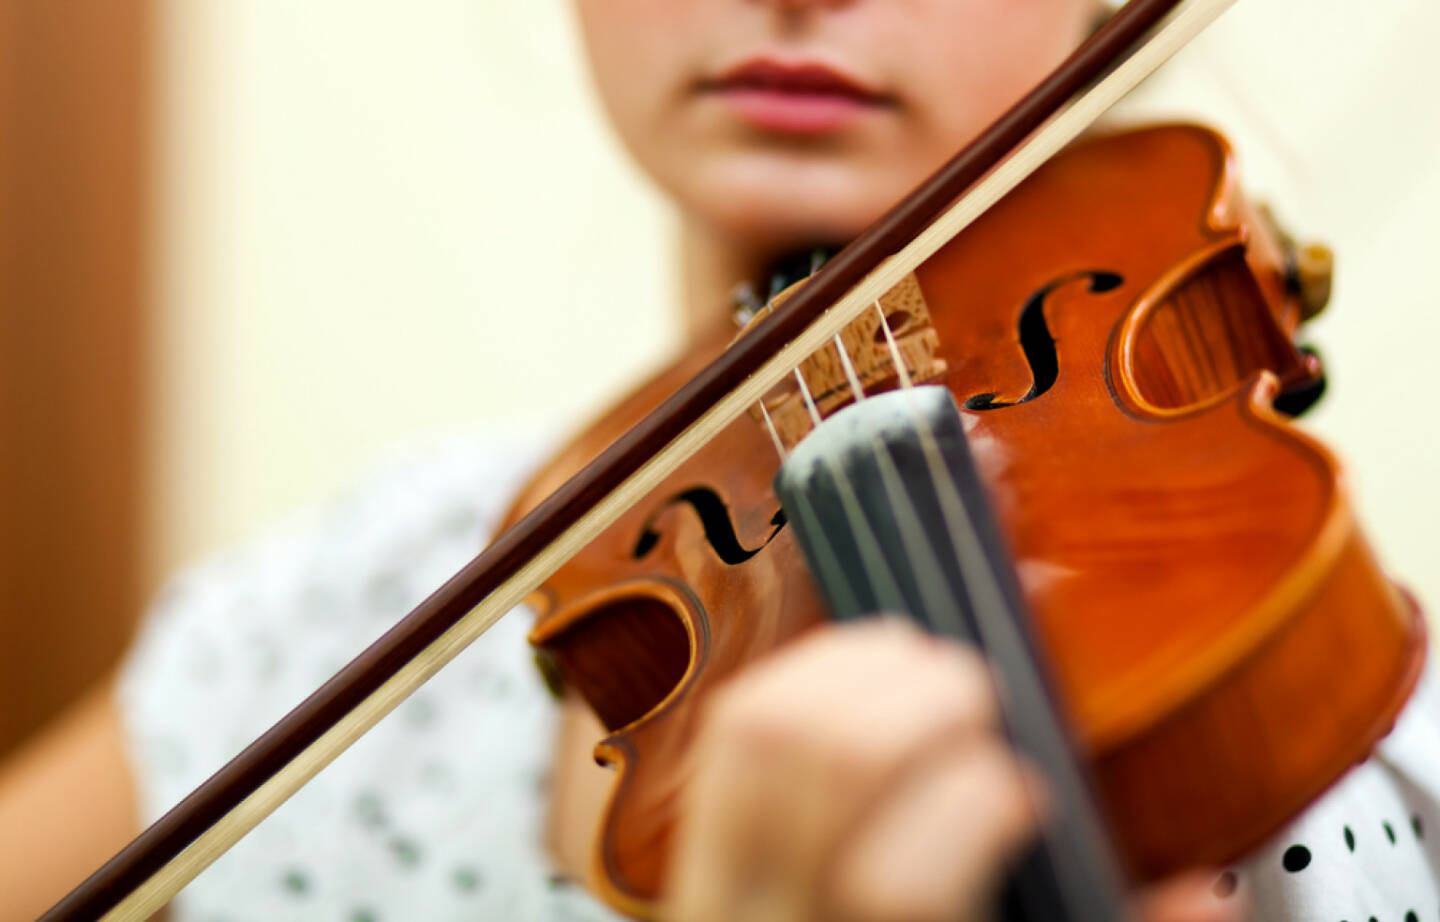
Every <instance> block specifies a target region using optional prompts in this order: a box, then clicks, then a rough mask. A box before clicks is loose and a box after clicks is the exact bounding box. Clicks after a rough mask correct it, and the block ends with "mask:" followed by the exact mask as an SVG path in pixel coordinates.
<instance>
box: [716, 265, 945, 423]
mask: <svg viewBox="0 0 1440 922" xmlns="http://www.w3.org/2000/svg"><path fill="white" fill-rule="evenodd" d="M803 284H805V283H804V282H803V281H801V282H797V283H796V284H795V285H792V286H791V287H789V288H787V289H786V290H784V291H782V292H781V293H780V294H778V295H776V296H775V298H774V299H773V300H772V301H771V302H770V304H768V305H766V307H765V308H763V309H762V310H760V311H758V312H756V314H755V317H754V318H753V319H752V320H751V322H750V325H749V326H747V327H746V329H745V330H742V331H741V333H740V335H741V336H744V335H745V333H746V332H748V330H749V329H751V327H752V326H753V325H754V324H755V323H756V322H758V321H759V320H761V319H763V318H764V317H766V316H767V315H768V314H769V313H770V311H772V310H773V309H774V308H775V307H776V306H778V305H780V304H783V303H784V302H785V300H786V299H787V298H789V297H790V295H792V294H793V293H794V292H795V291H796V290H798V288H799V286H800V285H803ZM880 313H883V314H884V316H885V322H886V325H887V326H888V327H889V328H890V334H891V336H892V337H894V340H895V347H896V351H897V352H898V353H899V355H900V358H901V361H902V362H904V364H905V370H906V371H908V372H909V374H910V378H911V380H912V381H914V382H915V383H917V384H918V383H922V382H926V381H933V380H934V379H936V378H939V377H940V376H941V375H943V374H944V373H945V361H944V360H943V359H941V358H940V357H939V356H937V355H936V351H937V350H938V349H939V346H940V336H939V334H938V333H937V332H936V331H935V327H934V324H933V323H932V322H931V319H930V309H929V307H928V306H927V305H926V303H925V296H924V294H923V293H922V292H921V291H920V283H919V282H917V281H916V279H915V276H914V274H911V275H907V276H905V277H904V278H903V279H901V280H900V282H899V283H898V284H897V285H896V286H895V287H894V288H892V289H890V290H889V291H888V292H886V293H885V294H884V295H883V296H881V298H880V312H878V313H877V312H876V311H865V312H863V313H861V314H860V316H859V317H857V318H855V320H854V321H852V322H851V323H850V324H849V325H847V326H846V327H845V328H844V329H843V330H841V331H840V334H839V337H838V338H839V343H838V344H833V345H831V346H829V347H827V348H825V349H821V350H820V351H819V352H816V353H814V354H812V355H811V356H810V357H809V358H807V359H805V361H803V362H801V363H800V366H799V368H798V369H797V372H798V375H799V378H801V379H803V380H804V383H805V386H806V387H807V388H808V389H809V391H810V395H811V398H812V399H813V400H814V402H815V406H816V408H817V409H818V410H819V412H820V415H821V416H822V417H826V416H829V415H830V414H831V413H834V412H835V411H836V410H838V409H840V408H841V407H843V406H847V405H849V404H851V403H854V402H855V400H856V394H855V390H854V388H853V387H852V385H851V381H850V373H851V372H853V374H854V375H855V378H856V379H857V380H858V381H859V383H860V388H861V391H862V392H863V393H869V394H875V393H880V392H883V391H888V390H894V389H895V388H896V387H898V386H899V383H900V381H899V375H898V374H897V373H896V369H895V361H894V359H893V358H892V354H891V351H890V346H889V344H888V343H887V342H886V338H885V331H884V330H882V329H880ZM839 348H843V349H844V350H845V354H846V355H847V356H848V357H849V360H850V369H849V370H847V369H846V367H845V362H844V360H843V359H842V358H841V357H840V355H839V353H838V352H837V349H839ZM762 405H763V406H762ZM766 415H768V416H769V425H770V426H771V427H772V431H773V433H774V435H775V437H776V438H777V439H778V440H779V443H780V444H781V445H783V446H784V448H785V450H786V451H789V450H790V449H792V448H794V447H795V445H797V444H798V443H799V442H800V440H801V439H803V438H804V437H805V436H806V435H807V434H808V433H809V432H810V430H811V429H813V428H814V427H815V423H814V420H813V419H812V418H811V415H810V410H809V408H808V407H807V406H806V404H805V400H804V396H803V395H802V394H801V393H800V381H799V380H797V378H796V376H795V375H787V376H786V377H785V378H784V379H782V380H781V381H780V382H779V383H778V384H776V385H775V386H774V387H773V388H771V389H770V391H769V392H768V393H767V394H766V395H765V396H764V397H763V398H761V403H760V404H757V405H756V406H754V407H751V409H750V417H751V418H752V419H754V420H755V421H756V422H757V423H763V422H765V416H766Z"/></svg>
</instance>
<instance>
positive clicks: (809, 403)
mask: <svg viewBox="0 0 1440 922" xmlns="http://www.w3.org/2000/svg"><path fill="white" fill-rule="evenodd" d="M795 380H796V381H798V382H800V396H801V397H802V398H803V399H804V400H805V408H806V409H807V410H809V411H810V419H811V421H812V422H814V423H815V425H817V426H818V425H820V421H821V420H820V409H819V407H817V406H815V398H814V397H812V396H810V385H808V384H806V383H805V376H804V375H802V374H801V373H800V369H799V368H796V369H795Z"/></svg>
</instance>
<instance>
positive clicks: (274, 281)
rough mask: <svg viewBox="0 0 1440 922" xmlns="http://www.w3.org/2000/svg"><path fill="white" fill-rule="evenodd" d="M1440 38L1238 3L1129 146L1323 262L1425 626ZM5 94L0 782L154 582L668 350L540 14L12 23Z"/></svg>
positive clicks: (420, 9)
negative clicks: (1264, 206) (1174, 124)
mask: <svg viewBox="0 0 1440 922" xmlns="http://www.w3.org/2000/svg"><path fill="white" fill-rule="evenodd" d="M1437 40H1440V6H1437V5H1436V4H1434V3H1433V2H1432V0H1372V2H1370V3H1367V4H1365V5H1363V6H1357V5H1355V4H1353V3H1344V4H1342V3H1341V2H1339V0H1306V2H1304V3H1298V2H1294V0H1241V2H1240V3H1239V5H1238V7H1237V8H1236V9H1235V10H1233V11H1231V12H1230V13H1229V14H1227V16H1226V18H1225V19H1224V20H1223V21H1222V23H1221V24H1220V25H1219V26H1218V27H1217V28H1215V29H1214V30H1212V32H1211V33H1209V34H1208V35H1207V36H1205V37H1204V38H1202V40H1201V41H1200V42H1199V43H1197V45H1195V46H1194V47H1192V48H1191V49H1189V50H1187V51H1186V52H1185V53H1184V55H1183V56H1182V58H1181V59H1180V60H1178V61H1177V62H1176V63H1175V64H1174V65H1172V66H1171V67H1170V68H1169V69H1168V70H1167V71H1166V72H1165V73H1164V74H1163V75H1162V76H1161V78H1159V79H1157V80H1156V81H1154V82H1152V84H1150V85H1149V86H1147V87H1146V88H1145V89H1144V90H1143V91H1142V92H1141V93H1140V94H1139V95H1138V97H1137V98H1135V99H1133V100H1131V101H1129V102H1128V103H1127V104H1126V106H1125V113H1124V115H1123V117H1124V118H1134V119H1143V118H1154V117H1162V118H1173V117H1186V118H1198V119H1201V120H1204V121H1207V122H1212V123H1214V124H1216V125H1217V126H1219V127H1221V128H1223V129H1224V130H1225V131H1226V132H1227V133H1228V134H1230V135H1231V137H1232V138H1233V139H1234V141H1235V143H1236V145H1237V148H1238V150H1239V153H1240V157H1241V165H1242V175H1243V177H1244V180H1245V182H1246V184H1247V186H1248V187H1249V188H1250V189H1251V190H1252V191H1253V192H1254V193H1255V194H1256V195H1257V196H1259V197H1261V198H1264V199H1267V200H1269V201H1270V202H1271V203H1272V204H1273V206H1274V207H1275V209H1276V211H1277V213H1278V215H1279V216H1280V217H1281V218H1282V220H1283V221H1284V222H1285V223H1286V224H1287V225H1288V226H1289V227H1290V228H1291V230H1292V231H1293V232H1294V233H1295V234H1296V235H1297V236H1299V237H1301V238H1302V239H1311V238H1314V239H1320V240H1323V241H1326V242H1328V243H1330V244H1331V245H1332V246H1333V247H1334V248H1335V250H1336V252H1337V255H1338V274H1337V279H1336V296H1335V300H1334V301H1333V303H1332V305H1331V308H1330V310H1329V312H1328V313H1327V314H1326V315H1325V316H1324V317H1322V318H1321V319H1320V320H1319V321H1318V322H1317V323H1315V324H1314V325H1313V328H1312V329H1311V331H1310V333H1309V334H1308V339H1309V341H1312V342H1314V343H1315V344H1317V345H1318V346H1319V348H1320V349H1321V351H1322V353H1323V354H1324V355H1325V357H1326V360H1327V364H1328V367H1329V372H1330V376H1331V392H1330V394H1329V395H1328V396H1327V397H1326V398H1325V400H1324V401H1323V402H1322V404H1321V405H1320V407H1319V408H1318V409H1317V410H1316V411H1314V412H1313V413H1312V414H1311V415H1310V416H1309V417H1307V420H1306V423H1305V425H1306V426H1308V427H1309V428H1310V429H1311V430H1312V431H1315V432H1316V433H1317V434H1319V435H1320V436H1321V437H1322V438H1324V439H1325V440H1327V441H1328V442H1329V443H1330V444H1331V445H1332V446H1334V447H1335V448H1336V450H1337V451H1338V453H1339V454H1340V455H1341V456H1342V457H1343V458H1344V459H1345V460H1346V461H1347V462H1348V464H1349V469H1350V480H1351V484H1352V486H1353V488H1354V492H1355V494H1356V501H1357V504H1358V507H1359V509H1360V513H1361V516H1362V518H1363V520H1364V522H1365V524H1366V526H1367V528H1368V531H1369V534H1370V536H1371V538H1372V541H1373V543H1374V544H1375V545H1376V546H1377V547H1378V549H1379V551H1380V554H1381V557H1382V559H1383V560H1384V561H1385V562H1386V564H1387V566H1389V567H1390V568H1391V569H1392V571H1393V572H1394V573H1395V574H1396V575H1397V577H1398V578H1400V579H1401V580H1403V581H1405V582H1407V583H1408V584H1409V585H1410V586H1411V587H1413V588H1414V589H1415V590H1416V591H1417V593H1418V594H1419V595H1420V597H1421V598H1422V600H1423V601H1425V602H1427V603H1428V604H1430V605H1432V606H1433V605H1437V604H1440V568H1437V566H1436V565H1435V562H1434V560H1433V558H1434V556H1435V555H1434V552H1433V546H1434V545H1433V539H1432V538H1431V535H1430V531H1431V523H1432V522H1434V521H1436V519H1437V518H1440V489H1437V487H1436V486H1435V485H1434V483H1433V482H1432V479H1431V477H1432V475H1433V473H1434V472H1435V470H1436V467H1437V460H1440V412H1437V411H1436V409H1435V407H1434V402H1433V399H1432V395H1431V394H1430V393H1429V390H1428V387H1429V385H1430V383H1431V367H1432V352H1433V349H1434V343H1435V342H1436V341H1437V340H1440V316H1437V311H1436V307H1437V300H1440V299H1437V298H1436V296H1435V295H1434V294H1433V293H1432V290H1431V279H1430V278H1429V276H1428V275H1427V272H1428V270H1429V269H1430V267H1431V266H1432V265H1433V263H1434V259H1433V256H1432V251H1433V249H1434V248H1435V246H1436V244H1437V243H1440V232H1437V231H1436V229H1435V227H1434V225H1433V223H1432V220H1433V216H1434V215H1435V214H1437V213H1440V119H1437V118H1436V117H1435V114H1434V112H1435V110H1434V104H1433V102H1432V101H1431V100H1429V99H1428V98H1427V97H1426V95H1425V94H1426V93H1427V92H1428V90H1429V89H1430V88H1432V87H1435V86H1437V85H1440V61H1437V58H1436V55H1435V54H1434V52H1433V49H1434V48H1435V47H1436V44H1437ZM0 63H3V66H0V465H3V466H0V496H3V498H4V505H3V510H4V513H3V528H0V586H3V587H4V590H5V593H4V598H3V602H0V751H3V750H4V749H6V748H8V747H10V746H11V745H13V744H14V743H15V742H16V741H18V740H19V739H21V738H22V737H23V736H24V735H26V734H27V733H29V732H30V731H32V730H33V729H34V728H35V727H37V726H39V725H40V724H41V723H42V722H43V721H44V720H45V719H47V717H49V716H50V715H52V714H53V713H54V712H55V711H56V710H57V709H58V708H60V707H62V706H63V704H64V703H65V702H66V701H68V700H70V699H71V698H73V697H74V696H75V695H76V694H77V693H79V692H80V691H82V690H83V689H84V688H85V687H86V686H87V685H89V684H92V683H93V682H94V681H95V680H96V679H97V678H99V677H101V676H103V675H105V674H106V673H107V671H108V670H109V669H111V668H112V667H113V665H114V664H115V662H116V661H117V659H118V657H119V656H120V655H121V653H122V651H123V649H124V646H125V643H126V641H127V638H128V636H129V634H130V631H131V630H132V628H133V626H134V624H135V623H136V621H137V619H138V618H139V616H140V614H141V612H142V611H143V608H144V604H145V600H146V598H148V597H149V596H150V595H151V594H153V593H154V591H155V590H156V589H157V587H158V586H159V585H160V583H161V581H162V580H163V579H164V577H165V576H166V574H168V573H170V572H173V571H174V569H175V568H177V567H179V566H182V565H184V564H185V563H186V562H187V561H191V560H194V559H196V558H198V557H201V556H204V555H207V554H210V553H214V552H215V551H217V550H218V549H220V548H223V547H225V546H226V545H230V544H233V543H235V542H238V541H243V540H245V539H246V538H247V537H249V536H252V535H254V534H255V533H256V531H257V530H258V529H262V528H263V527H264V526H265V524H266V523H267V522H269V521H272V520H274V519H276V518H277V517H280V516H283V515H285V514H286V513H287V512H288V511H291V510H294V509H297V508H298V507H300V506H301V505H304V504H306V503H309V502H312V501H315V500H318V499H322V498H324V497H325V496H326V495H327V494H329V493H333V492H334V491H336V490H337V489H339V488H341V487H342V486H344V485H346V484H349V483H354V482H355V481H357V480H360V479H363V477H364V476H365V473H366V472H367V471H368V470H372V469H373V468H375V467H376V466H377V465H378V464H380V463H381V462H382V461H383V459H384V458H385V457H386V456H387V455H391V454H393V453H395V452H398V451H401V450H411V451H413V450H415V447H416V446H417V445H423V444H425V443H426V442H428V441H430V440H436V439H442V438H443V437H444V434H445V433H446V432H447V431H453V430H457V429H474V428H476V427H483V426H484V425H486V424H488V423H490V422H493V421H513V420H517V419H527V418H532V417H543V418H545V419H547V420H572V419H573V420H576V421H577V422H578V421H579V420H580V419H583V417H584V415H585V414H586V413H589V412H592V411H595V410H598V409H599V408H600V407H601V406H602V405H603V404H604V403H605V402H606V401H608V400H610V399H612V398H613V397H614V396H616V395H617V394H618V393H619V391H620V390H622V389H623V388H624V387H625V386H626V385H627V384H628V383H630V382H633V381H634V380H635V379H636V378H638V377H639V376H641V375H643V374H644V373H645V372H646V371H647V370H649V369H651V368H653V367H654V366H655V365H656V364H657V363H659V362H660V361H661V360H663V358H664V357H665V356H666V354H667V352H668V351H669V350H671V349H673V348H675V347H676V346H677V345H678V342H679V327H678V323H677V322H676V321H677V318H676V317H674V316H673V315H672V309H671V307H670V302H671V300H672V292H673V291H674V290H675V289H676V283H677V280H676V278H675V277H674V275H673V267H672V262H673V258H672V257H673V248H672V240H671V231H672V227H671V217H670V215H668V214H667V213H666V210H665V206H664V205H663V203H662V202H661V201H660V200H659V199H658V197H657V196H656V195H655V194H654V193H652V192H651V190H649V189H648V188H647V187H646V186H645V185H644V182H643V180H642V179H641V178H640V177H639V176H638V175H637V174H636V173H635V172H634V171H633V170H632V168H631V167H630V166H629V164H628V163H627V162H626V161H625V159H624V157H623V155H622V153H621V152H620V151H618V150H617V148H616V146H615V144H614V142H613V140H612V139H611V138H610V137H609V136H608V135H607V134H606V133H605V130H604V128H603V127H602V125H601V123H600V121H599V119H598V118H597V117H596V113H595V112H594V110H593V100H592V99H591V97H590V95H589V91H588V88H587V86H586V82H585V74H584V72H583V65H582V62H581V61H580V57H579V54H578V47H577V45H576V39H575V35H574V33H573V29H572V24H571V22H570V20H569V7H568V4H567V3H565V2H563V0H542V2H538V3H509V4H502V3H495V2H491V0H424V2H421V3H411V4H403V5H402V4H396V3H376V2H368V0H361V2H357V0H307V2H305V3H303V4H297V3H292V2H288V0H247V2H243V3H242V2H228V3H225V2H219V0H67V2H64V3H55V2H48V0H0Z"/></svg>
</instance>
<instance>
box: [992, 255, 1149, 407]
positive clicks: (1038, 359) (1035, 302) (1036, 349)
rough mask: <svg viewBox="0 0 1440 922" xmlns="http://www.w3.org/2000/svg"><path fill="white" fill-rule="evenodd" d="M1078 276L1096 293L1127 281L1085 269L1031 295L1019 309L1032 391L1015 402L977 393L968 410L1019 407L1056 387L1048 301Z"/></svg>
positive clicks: (1056, 365)
mask: <svg viewBox="0 0 1440 922" xmlns="http://www.w3.org/2000/svg"><path fill="white" fill-rule="evenodd" d="M1078 279H1087V280H1089V282H1090V286H1089V288H1088V291H1089V292H1090V293H1091V294H1096V295H1098V294H1104V293H1105V292H1107V291H1114V290H1115V289H1116V288H1119V287H1120V286H1121V285H1122V284H1123V283H1124V281H1125V279H1124V278H1122V277H1121V276H1120V275H1119V274H1118V273H1115V272H1105V271H1103V270H1098V269H1097V270H1090V269H1085V270H1081V271H1079V272H1071V273H1068V274H1066V275H1062V276H1060V277H1059V278H1058V279H1055V280H1054V281H1052V282H1050V283H1048V284H1047V285H1045V287H1044V288H1041V289H1040V290H1039V291H1037V292H1035V293H1034V294H1032V295H1031V296H1030V297H1029V298H1028V299H1026V301H1025V307H1024V308H1023V309H1022V310H1021V311H1020V348H1021V349H1023V350H1024V352H1025V361H1026V362H1027V363H1028V364H1029V365H1030V378H1031V381H1032V382H1033V383H1031V385H1030V390H1029V391H1027V392H1026V394H1025V396H1024V397H1021V398H1020V399H1019V400H1017V401H1015V402H1014V403H1006V402H1004V401H1000V402H997V401H996V400H995V395H994V393H989V394H976V395H975V396H973V397H968V398H966V400H965V409H967V410H998V409H1000V408H1002V407H1014V406H1019V405H1020V404H1022V403H1028V402H1029V401H1031V400H1034V399H1035V398H1036V397H1039V396H1040V395H1041V394H1043V393H1045V392H1046V391H1048V390H1050V388H1051V387H1052V386H1054V384H1055V379H1056V378H1058V377H1059V376H1060V359H1059V356H1058V355H1057V354H1056V352H1055V337H1054V336H1051V335H1050V325H1049V323H1047V322H1046V320H1045V302H1046V300H1048V299H1049V297H1050V295H1051V294H1053V293H1054V292H1055V290H1056V289H1057V288H1059V287H1061V286H1062V285H1068V284H1070V283H1071V282H1074V281H1076V280H1078Z"/></svg>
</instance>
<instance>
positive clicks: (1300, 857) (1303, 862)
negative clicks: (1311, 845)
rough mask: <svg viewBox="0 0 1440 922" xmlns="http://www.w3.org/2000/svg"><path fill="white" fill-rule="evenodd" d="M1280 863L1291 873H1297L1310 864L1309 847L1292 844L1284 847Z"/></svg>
mask: <svg viewBox="0 0 1440 922" xmlns="http://www.w3.org/2000/svg"><path fill="white" fill-rule="evenodd" d="M1280 864H1281V866H1282V867H1284V868H1285V870H1287V871H1289V872H1290V873H1291V874H1299V873H1300V872H1301V871H1303V870H1305V869H1306V868H1308V867H1309V866H1310V849H1308V848H1306V847H1305V846H1303V845H1292V846H1290V847H1289V848H1287V849H1285V854H1284V855H1283V856H1282V857H1281V858H1280Z"/></svg>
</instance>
